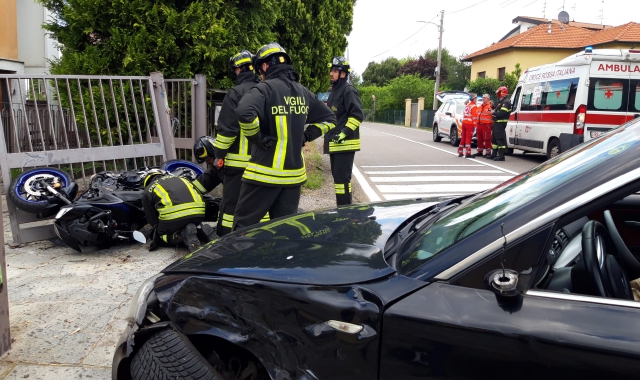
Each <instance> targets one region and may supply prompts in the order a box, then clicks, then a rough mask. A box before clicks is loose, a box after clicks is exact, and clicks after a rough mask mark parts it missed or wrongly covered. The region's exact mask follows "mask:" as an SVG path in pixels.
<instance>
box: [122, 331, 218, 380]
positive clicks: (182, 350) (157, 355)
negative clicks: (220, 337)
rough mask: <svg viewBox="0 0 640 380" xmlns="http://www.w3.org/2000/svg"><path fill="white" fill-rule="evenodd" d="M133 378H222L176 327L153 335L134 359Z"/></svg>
mask: <svg viewBox="0 0 640 380" xmlns="http://www.w3.org/2000/svg"><path fill="white" fill-rule="evenodd" d="M131 378H132V379H133V380H146V379H197V380H222V379H223V377H222V376H221V375H220V374H219V373H218V372H217V371H216V370H215V369H214V368H213V367H212V366H211V365H210V364H209V363H208V362H207V360H206V359H205V358H204V357H203V356H202V355H200V353H199V352H198V350H197V349H196V348H195V347H194V346H193V344H191V342H190V341H189V339H188V338H187V337H186V336H184V335H182V334H180V333H178V332H177V331H174V330H172V329H166V330H162V331H160V332H157V333H155V334H154V335H152V336H151V337H150V338H149V339H148V340H147V341H146V342H145V343H144V344H143V345H142V347H140V351H138V352H137V353H136V355H135V356H134V357H133V359H132V360H131Z"/></svg>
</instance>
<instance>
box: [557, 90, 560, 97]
mask: <svg viewBox="0 0 640 380" xmlns="http://www.w3.org/2000/svg"><path fill="white" fill-rule="evenodd" d="M559 97H560V90H558V91H556V98H559Z"/></svg>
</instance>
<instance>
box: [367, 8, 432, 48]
mask: <svg viewBox="0 0 640 380" xmlns="http://www.w3.org/2000/svg"><path fill="white" fill-rule="evenodd" d="M436 17H438V15H435V16H433V18H432V19H431V20H429V21H428V22H427V23H425V24H424V26H423V27H422V28H420V29H418V31H416V32H415V33H413V34H412V35H410V36H409V37H407V38H405V39H404V40H402V42H400V43H397V44H395V46H393V47H392V48H390V49H388V50H385V51H383V52H382V53H380V54H376V55H374V56H373V57H371V58H375V57H379V56H381V55H383V54H385V53H388V52H390V51H391V50H393V49H395V48H397V47H398V46H400V45H402V44H403V43H405V42H407V40H408V39H410V38H411V37H413V36H415V35H416V34H418V33H420V31H421V30H422V29H424V28H426V27H427V25H429V23H431V22H432V21H433V20H435V18H436Z"/></svg>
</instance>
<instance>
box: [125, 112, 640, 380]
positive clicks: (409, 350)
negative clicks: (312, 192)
mask: <svg viewBox="0 0 640 380" xmlns="http://www.w3.org/2000/svg"><path fill="white" fill-rule="evenodd" d="M638 191H640V122H632V123H630V124H627V125H624V126H621V127H619V128H617V129H615V130H613V131H611V132H609V133H607V134H606V135H604V136H602V137H600V138H598V139H595V140H591V141H588V142H587V143H585V144H582V145H580V146H577V147H575V148H574V149H572V150H570V151H568V152H566V153H564V154H562V155H560V156H558V157H556V158H554V159H551V160H549V161H547V162H545V163H544V164H542V165H540V166H538V167H536V168H535V169H532V170H530V171H528V172H525V173H522V174H520V175H518V176H516V177H514V178H513V179H511V180H509V181H507V182H505V183H503V184H501V185H499V186H497V187H496V188H494V189H491V190H488V191H485V192H483V193H480V194H475V195H472V196H467V197H459V198H450V199H443V198H433V199H415V200H405V201H395V202H382V203H374V204H369V205H367V204H363V205H354V206H350V207H341V208H338V209H335V210H324V211H317V212H308V213H304V214H298V215H295V216H292V217H289V218H281V219H276V220H272V221H270V222H268V223H262V224H259V225H256V226H255V227H253V228H248V229H244V230H240V231H237V232H235V233H232V234H230V235H227V236H225V237H224V238H222V239H220V240H218V241H216V242H214V243H212V244H209V245H207V246H205V247H204V248H203V249H201V250H199V251H197V252H196V253H194V254H190V255H187V256H185V257H184V258H182V259H180V260H178V261H177V262H175V263H173V264H172V265H170V266H169V267H167V268H166V269H165V270H163V271H162V273H161V274H159V275H158V276H155V277H153V278H151V279H149V280H148V281H147V282H146V283H145V284H144V285H143V286H142V287H141V289H140V290H139V291H138V294H137V295H136V297H135V298H134V300H133V303H132V308H131V312H130V319H129V321H130V323H129V326H128V328H127V330H126V331H125V333H124V335H123V336H122V339H121V341H120V343H119V344H118V346H117V349H116V353H115V357H114V361H113V378H114V379H129V378H134V379H146V378H181V379H182V378H185V379H186V378H196V379H209V378H210V379H425V378H434V379H442V378H455V379H473V378H478V379H488V378H517V379H543V378H544V379H547V378H563V379H574V378H579V379H592V378H600V379H614V378H615V379H620V378H638V377H639V376H640V302H636V301H634V293H635V294H636V295H638V294H640V293H639V292H638V291H637V290H635V289H636V287H637V285H636V282H635V281H633V280H634V279H637V278H640V261H639V260H638V258H640V195H638V194H637V192H638ZM632 287H633V288H632ZM162 376H165V377H162Z"/></svg>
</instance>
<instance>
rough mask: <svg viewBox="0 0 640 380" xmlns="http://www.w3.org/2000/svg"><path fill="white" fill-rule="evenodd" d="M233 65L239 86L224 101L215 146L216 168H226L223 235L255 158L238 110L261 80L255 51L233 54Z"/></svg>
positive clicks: (230, 224)
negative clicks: (237, 112) (257, 69)
mask: <svg viewBox="0 0 640 380" xmlns="http://www.w3.org/2000/svg"><path fill="white" fill-rule="evenodd" d="M229 64H230V65H231V69H232V70H233V74H234V75H235V76H236V86H235V87H233V88H232V89H231V90H229V92H228V93H227V95H226V96H225V97H224V101H223V102H222V108H221V109H220V116H219V117H218V133H217V135H216V139H215V143H214V144H213V146H214V148H215V163H214V167H216V168H218V169H219V170H221V169H223V168H224V182H223V183H224V187H223V190H222V203H221V204H220V216H219V218H218V228H217V232H218V235H219V236H223V235H226V234H228V233H229V232H231V228H232V227H233V218H234V215H235V209H236V204H237V203H238V196H239V195H240V187H241V185H242V173H244V168H245V167H246V166H247V162H248V161H249V158H250V157H251V156H250V155H249V142H248V141H247V138H246V137H245V136H244V134H243V133H242V131H241V130H240V124H238V117H237V116H236V112H235V111H236V108H237V107H238V102H239V101H240V99H241V98H242V96H243V95H244V94H245V93H246V92H247V91H249V89H250V88H251V87H253V86H255V85H256V84H257V83H258V82H260V79H259V78H258V76H257V75H256V74H255V73H254V72H253V54H251V52H249V51H247V50H243V51H242V52H240V53H238V54H236V55H234V56H233V57H231V59H230V60H229ZM205 187H207V186H205Z"/></svg>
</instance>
